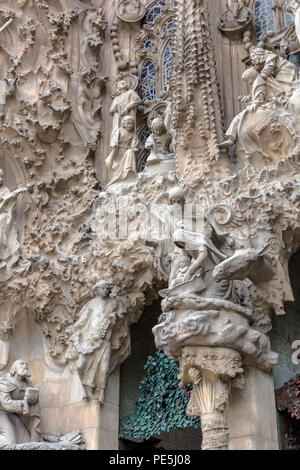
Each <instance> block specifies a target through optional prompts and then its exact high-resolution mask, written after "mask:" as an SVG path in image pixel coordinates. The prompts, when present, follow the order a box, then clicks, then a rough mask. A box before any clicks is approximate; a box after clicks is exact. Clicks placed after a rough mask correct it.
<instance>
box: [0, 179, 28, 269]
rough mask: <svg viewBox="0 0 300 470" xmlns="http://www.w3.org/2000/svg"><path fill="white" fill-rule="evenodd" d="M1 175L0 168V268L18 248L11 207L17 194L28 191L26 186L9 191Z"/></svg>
mask: <svg viewBox="0 0 300 470" xmlns="http://www.w3.org/2000/svg"><path fill="white" fill-rule="evenodd" d="M3 177H4V172H3V170H0V268H1V267H3V266H5V265H6V262H5V260H6V259H7V258H8V257H9V256H11V255H12V254H13V253H15V252H16V251H17V250H18V248H19V243H18V240H17V227H16V224H14V223H13V209H14V206H15V203H16V201H17V198H18V195H19V194H21V193H24V192H26V191H28V188H19V189H16V190H15V191H10V190H9V189H8V188H7V187H6V186H4V185H3Z"/></svg>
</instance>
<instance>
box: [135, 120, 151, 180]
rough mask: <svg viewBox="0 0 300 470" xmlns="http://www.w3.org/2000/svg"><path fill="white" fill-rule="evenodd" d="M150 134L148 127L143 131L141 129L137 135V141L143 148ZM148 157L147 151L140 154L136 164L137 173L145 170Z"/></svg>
mask: <svg viewBox="0 0 300 470" xmlns="http://www.w3.org/2000/svg"><path fill="white" fill-rule="evenodd" d="M150 134H151V132H150V129H149V127H148V126H146V127H144V129H142V130H141V132H140V133H139V141H140V143H141V144H142V146H143V147H144V145H145V143H146V140H147V139H148V137H149V135H150ZM149 155H150V152H149V151H148V150H144V151H143V152H142V154H140V156H139V158H138V162H139V163H138V173H140V172H141V171H143V169H144V168H145V166H146V163H147V160H148V157H149Z"/></svg>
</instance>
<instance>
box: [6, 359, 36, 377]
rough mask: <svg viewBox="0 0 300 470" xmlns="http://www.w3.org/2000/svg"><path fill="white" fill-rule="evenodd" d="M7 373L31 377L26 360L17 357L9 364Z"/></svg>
mask: <svg viewBox="0 0 300 470" xmlns="http://www.w3.org/2000/svg"><path fill="white" fill-rule="evenodd" d="M9 373H10V375H11V376H12V377H14V376H15V375H19V376H20V377H31V374H30V372H29V370H28V364H27V362H26V361H23V359H18V360H17V361H15V362H14V363H13V365H12V366H11V369H10V371H9Z"/></svg>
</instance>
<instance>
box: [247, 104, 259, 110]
mask: <svg viewBox="0 0 300 470" xmlns="http://www.w3.org/2000/svg"><path fill="white" fill-rule="evenodd" d="M257 106H258V104H257V103H252V104H250V105H249V106H247V111H249V112H254V111H256V109H257Z"/></svg>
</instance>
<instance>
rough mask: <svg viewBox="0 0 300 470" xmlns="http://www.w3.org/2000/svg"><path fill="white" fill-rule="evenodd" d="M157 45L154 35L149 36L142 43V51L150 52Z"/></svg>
mask: <svg viewBox="0 0 300 470" xmlns="http://www.w3.org/2000/svg"><path fill="white" fill-rule="evenodd" d="M154 44H155V38H154V36H153V34H149V36H147V37H146V38H145V39H144V40H143V41H142V43H141V45H140V51H148V50H149V49H151V47H152V46H153V45H154Z"/></svg>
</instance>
